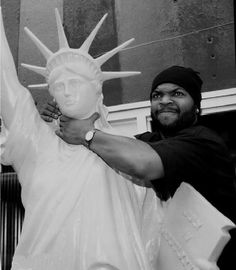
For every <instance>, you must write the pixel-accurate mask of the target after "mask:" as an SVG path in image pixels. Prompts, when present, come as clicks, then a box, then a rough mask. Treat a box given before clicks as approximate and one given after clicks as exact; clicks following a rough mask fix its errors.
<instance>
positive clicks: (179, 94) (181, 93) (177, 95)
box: [174, 91, 184, 97]
mask: <svg viewBox="0 0 236 270" xmlns="http://www.w3.org/2000/svg"><path fill="white" fill-rule="evenodd" d="M183 95H184V93H183V92H181V91H176V92H175V93H174V96H176V97H180V96H183Z"/></svg>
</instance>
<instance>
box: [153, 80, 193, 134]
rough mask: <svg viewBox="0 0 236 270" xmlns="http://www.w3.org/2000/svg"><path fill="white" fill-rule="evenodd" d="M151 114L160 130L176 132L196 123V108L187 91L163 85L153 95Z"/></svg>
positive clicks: (173, 85)
mask: <svg viewBox="0 0 236 270" xmlns="http://www.w3.org/2000/svg"><path fill="white" fill-rule="evenodd" d="M151 114H152V118H153V121H154V124H156V125H157V127H158V128H159V129H160V130H162V131H167V132H174V131H177V130H180V129H182V128H186V127H188V126H191V125H192V124H193V123H194V122H195V120H196V106H195V104H194V101H193V99H192V97H191V96H190V94H189V93H188V92H187V91H186V90H185V89H183V88H182V87H180V86H178V85H176V84H173V83H163V84H161V85H159V86H158V87H157V88H156V89H155V90H154V91H153V93H152V95H151Z"/></svg>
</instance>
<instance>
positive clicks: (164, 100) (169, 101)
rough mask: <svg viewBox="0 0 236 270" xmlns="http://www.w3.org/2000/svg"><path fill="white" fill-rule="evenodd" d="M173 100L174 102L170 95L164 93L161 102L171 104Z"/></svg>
mask: <svg viewBox="0 0 236 270" xmlns="http://www.w3.org/2000/svg"><path fill="white" fill-rule="evenodd" d="M172 102H173V100H172V99H171V97H170V95H163V96H162V98H161V103H163V104H169V103H172Z"/></svg>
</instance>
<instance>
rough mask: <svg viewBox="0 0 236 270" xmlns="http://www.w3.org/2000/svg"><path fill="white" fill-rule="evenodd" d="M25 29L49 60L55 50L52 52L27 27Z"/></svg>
mask: <svg viewBox="0 0 236 270" xmlns="http://www.w3.org/2000/svg"><path fill="white" fill-rule="evenodd" d="M24 29H25V32H26V33H27V34H28V36H29V37H30V39H31V40H32V41H33V42H34V44H35V45H36V46H37V47H38V49H39V50H40V52H41V53H42V54H43V56H44V57H45V58H46V60H48V59H49V58H50V57H51V56H52V55H53V52H51V51H50V50H49V49H48V48H47V47H46V46H45V45H44V44H43V43H42V42H41V41H40V40H39V39H38V38H37V37H36V36H35V35H34V34H33V33H32V32H31V31H30V30H29V29H28V28H27V27H25V28H24Z"/></svg>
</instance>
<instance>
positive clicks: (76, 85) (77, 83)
mask: <svg viewBox="0 0 236 270" xmlns="http://www.w3.org/2000/svg"><path fill="white" fill-rule="evenodd" d="M81 84H82V82H81V81H80V80H78V79H72V80H70V81H69V86H70V87H72V88H73V89H78V88H79V87H80V86H81Z"/></svg>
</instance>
